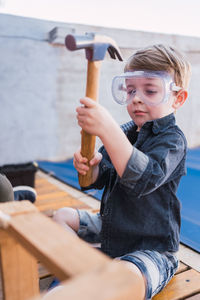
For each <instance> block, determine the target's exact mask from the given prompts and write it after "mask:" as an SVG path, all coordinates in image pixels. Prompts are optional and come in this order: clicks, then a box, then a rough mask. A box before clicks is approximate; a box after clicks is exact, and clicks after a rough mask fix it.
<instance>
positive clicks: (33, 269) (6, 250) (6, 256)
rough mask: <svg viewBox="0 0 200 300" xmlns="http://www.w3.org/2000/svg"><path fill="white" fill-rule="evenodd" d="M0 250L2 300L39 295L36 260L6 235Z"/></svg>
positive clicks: (21, 298)
mask: <svg viewBox="0 0 200 300" xmlns="http://www.w3.org/2000/svg"><path fill="white" fill-rule="evenodd" d="M1 232H2V230H1V231H0V235H1ZM3 235H4V237H5V232H4V233H3ZM0 250H1V251H0V259H1V276H2V287H3V299H4V300H25V299H28V298H30V297H33V296H34V295H37V294H39V283H38V270H37V261H36V259H35V258H34V257H33V256H32V255H31V254H29V253H28V252H27V251H26V250H25V249H24V248H23V247H22V246H21V245H20V244H18V243H17V242H16V241H15V240H13V239H12V238H11V237H9V236H8V235H7V238H6V239H5V238H4V240H1V245H0Z"/></svg>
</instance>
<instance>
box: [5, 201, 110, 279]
mask: <svg viewBox="0 0 200 300" xmlns="http://www.w3.org/2000/svg"><path fill="white" fill-rule="evenodd" d="M26 202H28V201H21V202H18V203H15V208H16V211H18V213H17V214H16V213H15V214H14V215H13V216H12V217H11V220H10V223H9V227H8V228H7V232H8V233H9V234H10V235H11V236H12V237H13V238H14V239H16V240H17V241H19V242H20V243H21V244H22V245H23V246H24V247H25V248H26V249H27V250H28V251H29V252H30V253H32V254H33V255H34V256H35V257H36V258H37V259H38V260H39V261H41V262H42V264H44V266H45V267H46V268H47V269H48V270H49V271H50V272H51V273H52V274H54V275H55V276H56V277H58V278H59V279H60V280H65V279H66V278H68V277H71V276H75V275H78V274H80V273H82V272H85V271H88V270H90V269H94V268H98V267H103V265H104V264H105V263H107V262H108V260H109V258H108V257H107V256H106V255H104V254H102V253H100V252H99V251H97V250H95V249H93V248H92V246H88V244H87V243H86V242H84V241H82V240H81V239H79V238H78V237H77V236H76V235H73V234H72V233H69V232H67V231H66V230H65V229H64V228H62V227H61V226H60V225H58V224H56V223H55V222H53V221H52V220H51V219H49V218H48V217H46V216H44V215H43V214H42V213H40V212H38V211H37V209H36V208H35V207H34V205H33V204H31V203H30V202H29V203H26ZM27 206H28V207H29V209H30V211H28V212H27V213H22V214H20V209H21V211H23V212H24V211H26V209H27ZM31 207H33V211H31ZM25 208H26V209H25ZM0 210H1V211H3V212H4V213H7V212H9V211H13V209H12V203H6V205H4V204H2V205H1V204H0ZM27 210H28V209H27Z"/></svg>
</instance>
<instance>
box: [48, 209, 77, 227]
mask: <svg viewBox="0 0 200 300" xmlns="http://www.w3.org/2000/svg"><path fill="white" fill-rule="evenodd" d="M53 220H54V221H55V222H56V223H58V224H61V225H65V224H67V225H68V226H70V227H71V228H73V230H75V231H77V230H78V228H79V215H78V212H77V210H76V209H74V208H71V207H63V208H60V209H58V210H57V211H56V212H55V213H54V215H53Z"/></svg>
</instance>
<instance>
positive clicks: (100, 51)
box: [65, 33, 123, 187]
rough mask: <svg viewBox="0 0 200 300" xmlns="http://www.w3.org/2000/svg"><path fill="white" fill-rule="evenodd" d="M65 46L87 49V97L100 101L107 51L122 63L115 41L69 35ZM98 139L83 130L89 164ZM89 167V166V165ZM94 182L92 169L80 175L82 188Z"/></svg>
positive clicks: (82, 153) (100, 37)
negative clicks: (101, 75) (101, 80)
mask: <svg viewBox="0 0 200 300" xmlns="http://www.w3.org/2000/svg"><path fill="white" fill-rule="evenodd" d="M65 45H66V47H67V49H68V50H71V51H74V50H79V49H85V53H86V58H87V60H88V66H87V83H86V97H89V98H91V99H93V100H94V101H98V90H99V77H100V66H101V62H102V60H103V59H104V57H105V55H106V51H108V53H109V54H110V56H111V58H113V59H116V58H117V59H119V60H120V61H122V60H123V59H122V56H121V53H120V50H119V48H118V46H117V44H116V43H115V41H114V40H113V39H111V38H109V37H107V36H102V35H98V34H94V33H86V34H85V35H83V36H80V35H72V34H69V35H67V36H66V38H65ZM95 141H96V137H95V136H93V135H91V134H88V133H87V132H85V131H84V130H82V138H81V155H82V156H83V157H87V159H88V162H89V161H90V160H91V159H92V156H93V154H94V149H95ZM88 166H89V164H88ZM91 182H92V168H91V167H90V169H89V171H88V172H87V174H86V175H81V174H79V184H80V186H81V187H86V186H89V185H90V184H91Z"/></svg>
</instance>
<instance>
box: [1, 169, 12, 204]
mask: <svg viewBox="0 0 200 300" xmlns="http://www.w3.org/2000/svg"><path fill="white" fill-rule="evenodd" d="M8 201H14V193H13V187H12V185H11V183H10V181H9V180H8V179H7V177H6V176H5V175H2V174H0V202H8Z"/></svg>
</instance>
